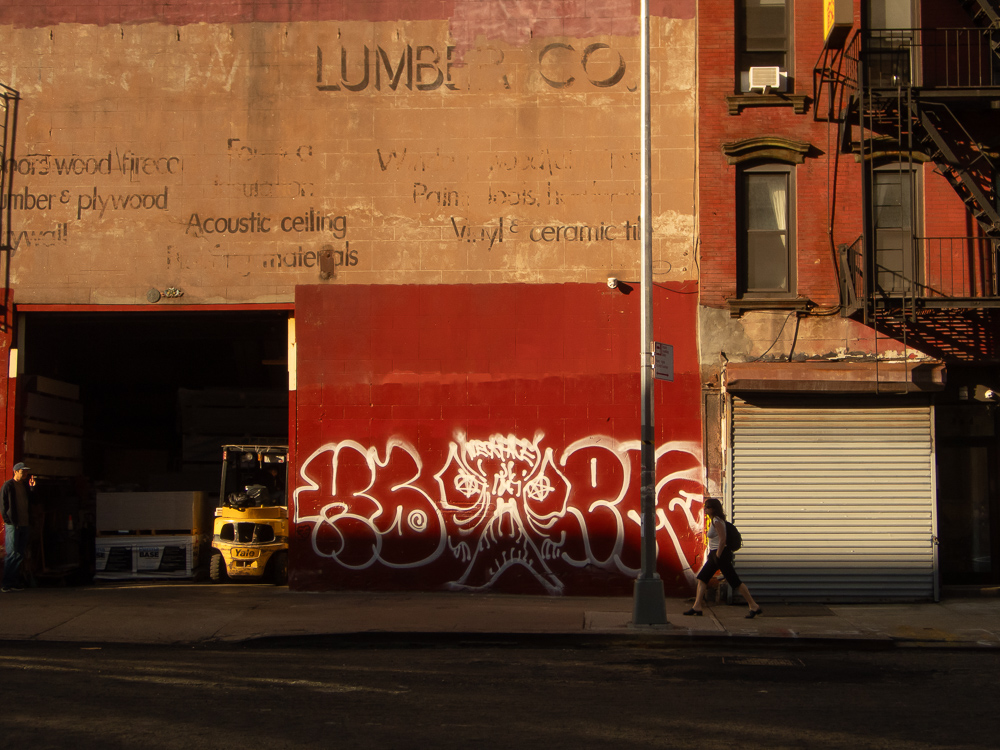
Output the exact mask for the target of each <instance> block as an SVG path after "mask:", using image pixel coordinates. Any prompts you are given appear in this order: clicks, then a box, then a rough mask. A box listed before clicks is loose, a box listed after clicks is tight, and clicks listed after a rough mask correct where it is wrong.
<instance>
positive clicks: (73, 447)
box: [23, 375, 83, 477]
mask: <svg viewBox="0 0 1000 750" xmlns="http://www.w3.org/2000/svg"><path fill="white" fill-rule="evenodd" d="M33 381H34V382H33V383H31V385H30V386H29V387H30V390H29V391H28V394H27V397H26V399H25V407H24V457H23V460H24V462H25V463H26V464H28V466H30V467H31V469H32V471H33V472H34V473H35V474H38V475H41V476H47V477H76V476H80V475H81V474H83V404H82V403H80V387H79V386H76V385H73V384H71V383H63V382H60V381H58V380H53V379H52V378H46V377H42V376H40V375H39V376H37V377H35V378H34V379H33Z"/></svg>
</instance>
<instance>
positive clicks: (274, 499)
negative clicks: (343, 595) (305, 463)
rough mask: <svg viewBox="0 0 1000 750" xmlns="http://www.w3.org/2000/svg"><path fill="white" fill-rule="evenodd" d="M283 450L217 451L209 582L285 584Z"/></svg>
mask: <svg viewBox="0 0 1000 750" xmlns="http://www.w3.org/2000/svg"><path fill="white" fill-rule="evenodd" d="M287 481H288V446H287V445H224V446H222V487H221V490H220V492H219V507H218V508H216V509H215V522H214V524H213V529H212V554H211V557H210V559H209V566H208V577H209V578H210V579H211V580H212V581H213V582H214V583H221V582H223V581H226V580H233V581H262V580H266V581H270V582H271V583H274V584H276V585H278V586H284V585H285V584H286V583H288V500H287V489H286V488H287Z"/></svg>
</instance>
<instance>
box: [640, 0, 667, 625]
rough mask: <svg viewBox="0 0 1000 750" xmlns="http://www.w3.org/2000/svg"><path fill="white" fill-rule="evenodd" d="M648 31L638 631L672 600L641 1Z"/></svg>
mask: <svg viewBox="0 0 1000 750" xmlns="http://www.w3.org/2000/svg"><path fill="white" fill-rule="evenodd" d="M639 7H640V15H641V25H642V56H641V67H642V86H641V93H642V96H641V98H642V118H641V119H642V150H641V172H640V174H641V180H640V181H641V183H642V210H641V213H640V223H641V224H642V256H641V262H642V283H641V291H642V322H641V324H640V336H641V337H642V349H641V352H642V363H641V369H640V378H641V383H640V386H641V391H642V424H641V433H640V438H641V448H640V488H639V503H640V515H641V521H642V558H641V559H642V570H641V572H640V573H639V577H638V578H637V579H636V582H635V589H634V592H633V602H632V624H633V625H665V624H666V622H667V610H666V600H665V599H664V595H663V581H662V580H661V579H660V577H659V576H658V575H657V573H656V435H655V430H654V423H653V351H652V348H653V218H652V215H653V188H652V178H651V177H650V173H651V171H652V157H651V156H650V151H651V142H650V140H651V139H650V111H649V109H650V107H649V101H650V100H649V1H648V0H640V4H639Z"/></svg>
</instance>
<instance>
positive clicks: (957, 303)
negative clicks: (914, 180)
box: [813, 3, 1000, 322]
mask: <svg viewBox="0 0 1000 750" xmlns="http://www.w3.org/2000/svg"><path fill="white" fill-rule="evenodd" d="M978 6H979V3H977V7H978ZM981 15H983V19H984V20H983V21H982V22H983V23H985V24H988V25H987V26H986V27H980V28H934V29H890V30H871V31H855V32H854V34H853V36H852V37H851V38H850V39H849V40H848V41H847V43H846V44H845V45H844V47H843V48H841V49H838V50H834V49H827V50H824V52H823V53H822V55H821V57H820V59H819V61H818V62H817V65H816V70H815V71H814V78H813V90H814V100H815V102H816V106H815V107H814V109H813V111H814V113H816V115H815V116H816V118H817V119H820V120H827V121H829V122H830V123H831V125H833V124H835V123H836V124H838V125H839V128H840V133H839V138H838V143H840V144H841V148H842V149H843V150H845V151H846V150H847V149H848V148H850V147H851V146H852V141H857V142H856V144H853V145H856V147H857V148H859V150H860V156H861V158H862V161H863V162H865V163H867V164H874V163H875V159H876V158H877V157H879V156H880V155H883V156H885V157H886V158H887V159H889V160H898V161H899V162H900V164H901V165H904V171H905V169H911V168H912V166H913V165H914V164H917V163H921V162H924V161H927V160H928V159H931V160H933V161H934V163H935V166H936V171H937V172H939V173H940V174H942V175H943V176H944V177H945V178H946V179H947V180H948V182H949V183H950V184H951V186H952V188H953V189H954V190H955V192H956V193H957V194H958V195H959V197H960V198H961V199H962V200H963V202H964V203H965V205H966V206H967V208H968V211H969V217H970V220H969V222H968V228H969V230H971V233H970V231H966V234H967V235H968V236H961V237H930V236H920V232H919V229H918V227H919V223H913V224H912V229H911V230H910V234H908V235H906V237H907V239H906V240H905V241H904V252H908V253H910V257H909V260H908V262H907V263H903V264H902V266H900V267H896V268H886V267H884V266H881V265H879V258H878V257H876V256H877V255H878V253H877V252H876V251H875V250H874V243H873V240H872V233H873V232H874V231H875V230H874V228H873V227H872V226H869V227H868V228H867V229H866V230H865V231H864V232H863V233H862V235H861V236H860V237H858V238H857V239H856V240H855V241H854V242H852V243H851V244H849V245H840V246H839V264H840V268H839V272H840V277H841V302H842V308H843V314H844V315H847V316H858V315H859V314H860V315H863V317H864V319H865V321H866V322H868V320H869V319H871V318H873V317H875V316H887V315H888V316H898V315H900V314H902V315H904V316H912V315H914V314H915V313H916V311H917V310H918V309H919V308H923V307H935V308H942V307H982V306H1000V272H998V269H1000V212H998V210H997V189H996V180H997V177H998V174H1000V172H998V169H997V166H996V164H995V160H996V155H995V154H991V153H990V151H991V149H990V148H989V147H987V146H984V145H983V144H982V143H980V142H979V141H978V140H977V138H976V137H975V136H974V135H973V134H972V133H971V132H970V129H969V128H967V127H966V126H965V124H964V123H963V118H964V116H965V115H966V112H967V111H970V110H968V109H967V107H968V106H969V105H968V103H969V102H970V101H972V100H976V99H978V100H979V102H980V103H981V102H983V100H984V99H986V98H989V99H991V100H994V101H995V100H1000V20H998V19H997V18H994V16H996V15H997V14H996V13H993V14H992V15H990V16H989V17H988V18H987V17H986V14H985V13H984V14H981ZM977 22H979V21H977ZM994 106H995V105H994ZM973 108H974V109H975V108H978V109H983V107H982V104H976V105H974V107H973ZM852 128H856V130H855V131H854V133H860V140H859V141H858V136H857V135H853V136H852ZM980 134H981V131H980ZM991 157H992V158H991ZM907 164H908V165H910V166H905V165H907ZM871 179H873V178H871ZM866 180H869V178H868V177H866ZM865 184H866V202H867V203H868V204H869V205H867V206H866V215H867V216H869V217H872V216H874V209H875V204H874V189H873V187H868V185H869V182H866V183H865ZM870 220H872V219H868V220H866V221H870ZM866 246H868V247H871V248H872V249H871V250H868V251H867V252H866ZM903 269H906V270H905V271H904V270H903ZM904 276H906V278H904ZM910 277H912V278H910Z"/></svg>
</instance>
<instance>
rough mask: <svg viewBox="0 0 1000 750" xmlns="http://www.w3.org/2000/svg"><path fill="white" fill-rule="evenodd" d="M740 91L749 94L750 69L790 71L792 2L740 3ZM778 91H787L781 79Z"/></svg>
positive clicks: (758, 0) (748, 0)
mask: <svg viewBox="0 0 1000 750" xmlns="http://www.w3.org/2000/svg"><path fill="white" fill-rule="evenodd" d="M738 8H739V10H738V18H739V22H740V29H739V42H738V44H739V47H738V49H737V55H736V57H737V60H736V62H737V65H738V70H739V75H740V91H749V90H750V68H758V67H763V68H769V67H775V68H780V69H781V70H782V71H785V72H787V71H789V70H790V65H789V63H790V60H789V39H790V37H791V34H790V31H791V21H790V10H791V0H738ZM779 89H780V90H782V91H785V90H787V89H788V86H787V78H785V77H784V76H782V85H781V86H779Z"/></svg>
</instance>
